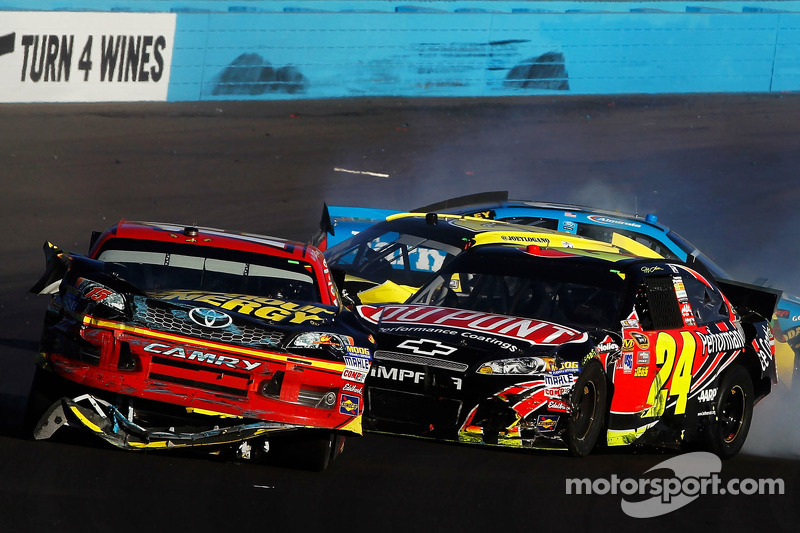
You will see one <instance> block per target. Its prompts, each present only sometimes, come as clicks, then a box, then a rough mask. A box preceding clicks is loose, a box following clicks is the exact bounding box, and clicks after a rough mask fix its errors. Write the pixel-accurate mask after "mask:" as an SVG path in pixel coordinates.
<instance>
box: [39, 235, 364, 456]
mask: <svg viewBox="0 0 800 533" xmlns="http://www.w3.org/2000/svg"><path fill="white" fill-rule="evenodd" d="M45 254H46V256H47V270H46V272H45V274H44V276H43V277H42V278H41V279H40V280H39V282H38V283H37V284H36V285H35V286H34V287H33V288H32V289H31V292H34V293H39V294H50V295H52V296H53V299H52V301H51V303H50V305H49V307H48V309H47V312H46V315H45V319H44V328H43V333H42V340H41V353H40V356H39V359H38V361H37V367H36V371H35V376H34V380H33V385H32V388H31V394H30V397H29V402H28V409H27V412H26V425H27V426H28V428H29V429H30V431H32V434H33V436H34V437H35V438H36V439H46V438H49V437H51V436H52V435H53V434H54V433H55V432H56V431H57V430H59V429H60V428H61V427H64V426H68V427H71V428H81V429H83V430H88V431H90V432H91V433H93V434H95V435H97V436H98V437H100V438H101V439H103V440H105V441H106V442H108V443H110V444H112V445H114V446H116V447H119V448H123V449H128V450H152V449H155V450H173V449H181V448H191V449H202V450H208V451H213V452H215V453H218V452H220V451H230V452H232V453H233V454H234V456H235V457H240V458H244V459H248V458H254V457H255V456H257V455H260V456H263V455H264V452H266V451H268V450H272V451H273V452H274V451H275V450H276V448H277V449H280V448H281V447H283V448H290V447H291V448H298V449H302V450H305V457H301V458H300V459H301V461H302V462H304V464H305V466H309V467H311V468H314V469H324V468H325V467H326V466H327V465H328V463H329V462H330V460H332V459H334V458H335V457H336V456H337V455H338V454H339V452H340V451H341V449H342V447H343V444H344V438H345V437H346V436H347V435H360V434H361V418H362V412H363V405H364V402H363V383H364V380H365V378H366V375H367V372H368V371H369V368H370V365H371V359H372V352H373V350H374V339H373V338H372V337H371V336H370V335H369V333H367V332H366V331H365V329H364V328H363V327H362V326H361V325H360V323H359V321H358V319H357V318H356V317H355V316H354V315H353V313H351V312H350V311H348V310H346V309H344V308H343V307H342V305H341V302H340V298H339V295H338V292H337V290H336V287H335V285H334V284H333V281H332V279H331V277H330V273H329V270H328V267H327V265H326V263H325V259H324V257H323V256H322V254H321V252H320V251H319V250H317V249H316V248H314V247H312V246H309V245H305V244H301V243H296V242H291V241H287V240H283V239H278V238H274V237H264V236H259V235H252V234H245V233H233V232H226V231H223V230H217V229H212V228H198V227H194V226H188V227H183V226H179V225H174V224H163V223H152V222H131V221H126V220H122V221H120V222H119V223H118V224H116V225H114V226H112V227H110V228H109V229H107V230H106V231H105V232H103V233H102V234H101V233H97V232H96V233H95V234H93V238H92V244H91V248H90V250H89V253H88V255H80V254H76V253H68V252H64V251H62V250H60V249H59V248H58V247H56V246H55V245H52V244H50V243H46V244H45Z"/></svg>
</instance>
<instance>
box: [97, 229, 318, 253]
mask: <svg viewBox="0 0 800 533" xmlns="http://www.w3.org/2000/svg"><path fill="white" fill-rule="evenodd" d="M113 238H121V239H139V240H146V241H156V242H173V243H189V244H194V245H197V246H208V247H213V248H224V249H230V250H237V251H243V252H254V253H266V254H268V255H278V256H283V257H288V258H296V259H305V260H318V259H319V258H321V253H320V252H319V251H318V250H317V249H316V248H314V247H312V246H309V245H307V244H303V243H300V242H295V241H290V240H286V239H281V238H278V237H268V236H264V235H257V234H252V233H238V232H230V231H226V230H222V229H216V228H207V227H198V226H181V225H178V224H169V223H162V222H142V221H129V220H125V219H122V220H120V221H119V223H118V224H115V225H114V226H111V227H109V228H108V229H106V230H105V231H104V232H103V233H102V235H99V236H97V238H96V239H94V240H93V243H92V246H91V250H90V253H89V255H90V256H92V257H93V256H94V254H96V252H97V251H98V250H99V249H100V247H101V246H102V244H103V243H104V242H105V241H107V240H108V239H113Z"/></svg>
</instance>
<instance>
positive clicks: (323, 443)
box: [300, 433, 338, 472]
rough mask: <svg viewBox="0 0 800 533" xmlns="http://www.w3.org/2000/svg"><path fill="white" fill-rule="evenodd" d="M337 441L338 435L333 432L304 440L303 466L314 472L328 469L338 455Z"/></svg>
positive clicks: (302, 451) (301, 447)
mask: <svg viewBox="0 0 800 533" xmlns="http://www.w3.org/2000/svg"><path fill="white" fill-rule="evenodd" d="M337 442H338V440H337V436H336V435H335V434H333V433H330V434H328V435H325V436H320V437H316V438H313V439H310V440H308V441H306V442H303V443H302V444H301V445H300V449H301V453H302V454H303V456H304V459H303V461H302V462H303V466H305V467H306V468H307V469H308V470H313V471H314V472H322V471H323V470H325V469H327V468H328V466H329V465H330V464H331V462H332V461H333V459H334V458H335V455H337V449H338V444H337Z"/></svg>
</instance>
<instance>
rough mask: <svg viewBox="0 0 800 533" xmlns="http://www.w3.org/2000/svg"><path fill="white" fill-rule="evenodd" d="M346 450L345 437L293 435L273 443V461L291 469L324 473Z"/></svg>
mask: <svg viewBox="0 0 800 533" xmlns="http://www.w3.org/2000/svg"><path fill="white" fill-rule="evenodd" d="M343 448H344V437H342V436H339V435H336V434H334V433H315V434H309V435H303V436H300V435H291V436H288V437H286V438H281V439H275V440H274V441H271V445H270V452H269V454H270V455H271V456H272V458H273V460H275V461H277V462H278V463H279V464H283V465H285V466H289V467H291V468H299V469H302V470H311V471H314V472H322V471H323V470H325V469H327V468H328V466H330V464H331V463H332V462H333V461H334V460H335V459H336V457H338V455H339V453H340V452H341V450H342V449H343Z"/></svg>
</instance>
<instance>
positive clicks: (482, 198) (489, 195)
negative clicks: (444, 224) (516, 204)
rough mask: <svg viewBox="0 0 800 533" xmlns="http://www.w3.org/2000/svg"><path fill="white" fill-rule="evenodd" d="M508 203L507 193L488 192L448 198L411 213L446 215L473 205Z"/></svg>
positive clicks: (418, 208) (413, 210)
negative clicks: (453, 210)
mask: <svg viewBox="0 0 800 533" xmlns="http://www.w3.org/2000/svg"><path fill="white" fill-rule="evenodd" d="M506 201H508V191H489V192H479V193H475V194H467V195H465V196H458V197H456V198H450V199H448V200H444V201H441V202H436V203H435V204H430V205H426V206H423V207H417V208H416V209H412V210H411V212H412V213H447V211H448V210H450V209H461V208H464V207H470V206H472V205H475V206H476V207H479V206H481V204H483V206H485V204H501V203H503V202H506Z"/></svg>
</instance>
